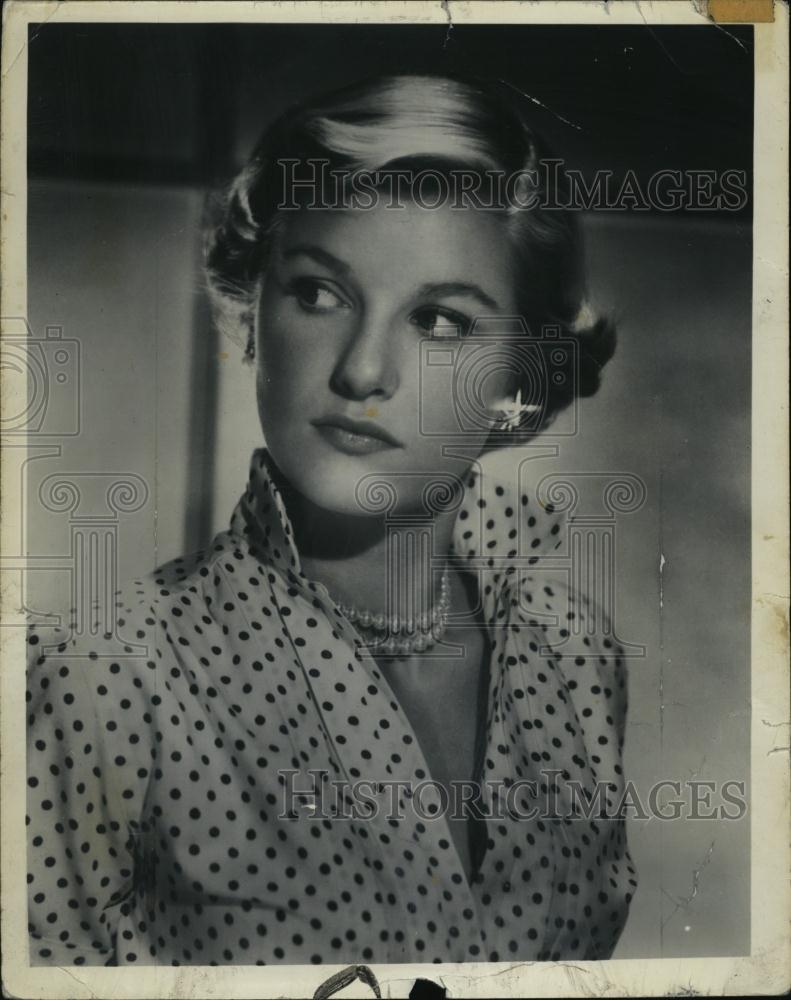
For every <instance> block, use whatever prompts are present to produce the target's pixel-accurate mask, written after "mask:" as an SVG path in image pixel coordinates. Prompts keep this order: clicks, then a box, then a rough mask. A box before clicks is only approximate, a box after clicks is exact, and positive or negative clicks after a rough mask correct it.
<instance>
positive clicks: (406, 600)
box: [281, 484, 455, 618]
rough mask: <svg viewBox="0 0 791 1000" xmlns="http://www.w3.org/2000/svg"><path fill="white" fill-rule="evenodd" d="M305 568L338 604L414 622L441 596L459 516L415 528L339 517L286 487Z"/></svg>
mask: <svg viewBox="0 0 791 1000" xmlns="http://www.w3.org/2000/svg"><path fill="white" fill-rule="evenodd" d="M281 493H282V496H283V500H284V503H285V505H286V509H287V511H288V516H289V521H290V522H291V527H292V530H293V532H294V541H295V543H296V547H297V551H298V552H299V556H300V561H301V563H302V571H303V573H305V575H306V576H307V577H308V578H309V579H311V580H316V581H318V582H319V583H323V584H324V586H325V587H326V588H327V590H328V591H329V593H330V595H331V596H332V597H333V599H334V600H336V601H337V602H339V603H342V604H347V605H352V606H355V607H358V608H365V609H367V610H370V611H373V612H382V613H384V614H387V615H394V614H396V615H399V616H401V617H404V618H409V617H411V615H412V614H413V613H414V612H415V609H416V608H417V609H419V610H428V609H430V608H432V607H433V606H434V605H435V604H436V603H437V601H438V599H439V593H440V583H441V577H442V572H443V570H444V568H445V560H446V558H447V555H448V551H449V549H450V545H451V541H452V538H453V528H454V523H455V511H451V512H448V513H439V514H435V515H433V516H432V517H428V516H426V517H425V518H420V519H418V521H417V522H413V523H411V524H410V523H401V524H399V523H398V520H397V519H396V518H392V517H391V518H390V519H386V518H385V517H379V516H369V517H359V516H353V515H346V514H337V513H334V512H332V511H327V510H324V509H323V508H320V507H317V506H316V505H315V504H313V503H311V501H309V500H308V499H306V498H305V497H304V496H302V495H301V494H299V493H297V492H296V491H295V490H293V488H291V487H290V486H289V485H287V484H282V485H281Z"/></svg>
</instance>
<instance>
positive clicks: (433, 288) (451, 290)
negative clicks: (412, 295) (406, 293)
mask: <svg viewBox="0 0 791 1000" xmlns="http://www.w3.org/2000/svg"><path fill="white" fill-rule="evenodd" d="M418 295H419V296H420V298H428V297H430V296H432V295H472V296H474V297H475V298H476V299H478V301H479V302H481V303H482V304H483V305H485V306H486V307H487V308H489V309H499V308H500V306H499V305H498V303H497V302H496V301H495V300H494V299H493V298H492V297H491V295H487V294H486V292H484V290H483V289H482V288H481V287H480V286H479V285H473V284H470V283H468V282H466V281H442V282H439V283H438V284H427V285H421V286H420V288H419V289H418Z"/></svg>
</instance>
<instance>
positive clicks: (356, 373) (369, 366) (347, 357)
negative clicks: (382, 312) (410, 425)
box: [330, 318, 399, 400]
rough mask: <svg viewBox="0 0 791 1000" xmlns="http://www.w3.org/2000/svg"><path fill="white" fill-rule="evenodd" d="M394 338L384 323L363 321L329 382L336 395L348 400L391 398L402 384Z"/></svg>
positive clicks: (355, 331)
mask: <svg viewBox="0 0 791 1000" xmlns="http://www.w3.org/2000/svg"><path fill="white" fill-rule="evenodd" d="M393 347H394V345H393V338H392V336H391V331H390V330H389V329H388V327H387V325H386V324H385V323H384V322H378V321H376V320H374V319H373V318H368V319H364V320H363V321H362V322H361V323H360V324H359V327H358V328H357V329H355V330H354V331H353V332H352V334H351V336H350V339H349V341H348V342H347V343H346V344H345V346H344V349H343V352H342V354H341V356H340V357H339V359H338V362H337V364H336V365H335V368H334V370H333V373H332V377H331V379H330V385H331V387H332V389H333V391H334V392H337V393H338V394H339V395H341V396H344V397H346V398H348V399H359V400H363V399H368V398H369V397H371V396H378V397H379V398H381V399H389V398H390V397H391V396H392V395H393V394H394V393H395V391H396V389H397V388H398V385H399V375H398V371H397V365H396V364H395V362H394V358H393V354H394V350H393Z"/></svg>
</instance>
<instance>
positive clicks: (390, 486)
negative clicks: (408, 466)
mask: <svg viewBox="0 0 791 1000" xmlns="http://www.w3.org/2000/svg"><path fill="white" fill-rule="evenodd" d="M267 447H268V448H269V451H270V453H271V455H272V458H273V459H274V460H275V464H276V465H277V467H278V469H279V470H280V472H281V473H282V474H283V476H284V477H285V478H286V480H287V481H288V483H289V484H290V485H291V486H292V487H293V488H294V489H295V490H296V491H297V492H298V493H300V494H301V495H302V496H303V497H305V499H306V500H308V501H309V502H310V503H312V504H314V505H315V506H316V507H320V508H321V509H322V510H326V511H328V512H331V513H333V514H345V515H347V516H349V517H355V516H356V517H366V516H377V515H378V516H381V515H382V514H383V513H385V511H386V510H388V509H389V508H390V497H391V496H395V489H394V487H395V483H394V481H393V480H392V479H390V478H389V477H388V474H387V470H386V469H385V468H383V463H382V462H381V460H380V461H377V456H376V455H368V456H351V455H343V454H341V453H339V452H338V453H334V452H329V451H327V450H326V449H325V448H323V447H321V448H316V447H310V446H308V445H306V442H304V441H300V442H293V441H292V442H285V441H284V442H277V441H274V442H272V443H270V442H269V441H267ZM391 471H392V470H391ZM368 476H370V477H371V481H370V485H369V484H368V483H367V482H364V483H362V485H361V486H359V489H358V484H360V483H361V481H362V480H364V479H365V478H366V477H368ZM380 484H381V485H380ZM391 491H392V492H391ZM358 497H359V499H358ZM361 501H362V503H361Z"/></svg>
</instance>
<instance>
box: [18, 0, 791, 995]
mask: <svg viewBox="0 0 791 1000" xmlns="http://www.w3.org/2000/svg"><path fill="white" fill-rule="evenodd" d="M742 7H744V5H742ZM773 14H774V20H773V21H772V22H765V21H763V22H759V23H756V24H755V28H754V31H755V98H754V99H755V124H754V153H753V156H754V185H753V190H754V209H753V213H754V214H753V234H754V243H753V303H752V340H753V353H752V431H751V433H752V452H751V463H752V469H751V475H752V489H751V498H752V507H751V540H752V600H751V697H750V712H751V786H750V787H751V795H750V800H751V806H750V817H751V818H750V822H751V837H752V840H751V843H752V848H751V950H750V954H749V955H748V956H742V957H718V958H667V959H646V960H638V959H621V960H618V959H614V960H608V961H601V962H595V961H574V962H565V961H558V962H524V961H521V962H520V961H516V962H496V963H494V962H475V963H472V962H470V963H463V964H452V963H448V964H442V965H434V964H432V965H425V964H424V965H417V964H403V965H401V964H398V965H395V964H391V965H379V964H376V963H371V965H370V968H371V970H372V972H373V973H374V975H375V977H376V979H377V981H378V983H379V986H380V988H381V990H382V995H383V996H391V997H398V996H408V994H409V990H410V988H411V985H412V983H413V982H414V980H415V979H416V978H424V979H431V980H434V981H438V982H440V983H441V985H443V986H444V987H445V988H446V989H447V991H448V995H449V996H460V995H463V996H466V997H486V996H495V995H497V996H505V997H507V996H525V995H529V996H534V997H545V996H546V997H550V996H556V997H567V996H569V997H570V996H580V995H582V996H591V995H604V994H607V995H663V994H665V995H667V994H671V995H672V994H685V995H692V994H693V993H704V994H709V993H714V994H720V995H728V996H732V995H739V994H741V995H757V994H760V995H766V994H781V993H783V992H785V991H786V990H788V989H789V988H791V938H789V933H788V927H789V917H790V916H791V879H790V878H789V874H790V873H791V845H789V842H788V836H787V831H788V829H789V813H790V810H791V807H790V795H791V782H790V781H789V760H788V757H789V746H788V743H789V739H788V733H789V683H788V681H789V670H788V655H789V617H788V613H789V589H790V588H789V528H788V514H789V479H788V473H789V459H788V448H789V426H788V305H789V302H788V148H787V144H786V143H787V140H786V139H785V136H786V134H787V122H788V65H789V59H788V56H789V42H788V27H789V9H788V5H787V3H785V2H775V3H774V7H773ZM2 16H3V40H2V80H3V86H2V149H1V150H0V164H1V169H2V175H1V179H0V188H1V189H2V191H1V193H0V212H1V215H2V241H1V243H0V268H1V270H0V287H1V288H2V292H1V295H2V297H1V298H0V317H2V324H3V325H5V324H6V323H10V322H13V321H17V322H18V320H19V318H21V317H25V316H26V315H27V275H26V270H27V266H26V261H27V231H26V227H27V156H26V153H27V143H26V129H27V79H28V48H27V46H28V42H27V39H28V25H29V24H30V23H41V24H44V23H62V22H66V21H70V22H72V21H90V22H138V23H141V22H147V21H156V22H160V23H163V22H192V23H201V22H228V21H232V22H237V23H241V22H248V23H265V22H280V23H284V22H285V23H289V22H314V23H315V22H319V21H321V22H327V23H379V24H384V23H398V24H404V23H415V24H443V23H444V24H447V25H448V30H452V28H453V25H454V24H483V23H509V22H511V23H520V24H557V25H564V24H568V25H571V24H591V25H594V24H611V25H615V24H634V25H640V24H646V25H655V24H656V25H659V24H666V25H669V24H687V25H693V24H698V25H700V24H705V23H715V22H714V21H713V20H712V19H711V18H710V17H709V16H708V13H707V7H706V5H705V3H702V2H695V0H657V2H654V3H642V2H635V3H628V4H627V3H619V4H614V3H611V2H610V3H606V2H599V0H589V2H563V0H541V2H538V3H527V2H524V3H522V2H518V0H514V2H498V0H494V2H461V0H442V2H440V0H435V2H389V0H383V2H377V3H352V2H341V0H329V2H313V0H303V2H297V3H277V2H247V0H235V2H234V3H228V2H227V0H221V2H213V0H191V2H187V3H179V2H156V3H152V2H149V0H135V2H108V0H94V2H83V0H65V2H63V0H61V2H33V0H9V2H7V3H6V4H5V5H4V7H3V13H2ZM718 27H720V28H721V30H723V31H727V27H726V26H723V25H722V24H718ZM25 392H26V387H25V386H24V384H22V385H20V380H19V378H18V377H11V375H9V373H7V372H6V371H5V370H3V372H2V384H1V385H0V403H1V405H2V408H3V413H4V414H5V413H14V412H19V409H20V402H21V401H23V400H24V393H25ZM20 445H21V446H22V447H24V444H23V442H20ZM15 447H16V441H15ZM0 457H1V456H0ZM9 465H10V463H8V462H2V461H0V469H1V470H2V481H1V488H2V508H1V509H0V514H1V515H2V517H1V518H0V523H1V524H2V529H1V530H2V535H1V536H0V538H1V539H2V540H1V541H0V545H2V550H1V551H9V550H13V549H15V547H17V546H18V542H19V540H18V539H17V538H13V537H11V532H12V530H13V525H14V524H18V523H20V521H19V513H20V508H21V505H22V502H23V499H24V498H23V497H21V496H20V495H19V489H18V483H17V482H15V481H13V480H12V474H13V471H14V470H13V468H11V467H9ZM15 491H16V492H15ZM0 594H1V595H2V596H1V598H0V600H2V607H1V608H0V620H1V621H2V626H3V627H2V628H0V655H2V659H3V669H2V672H1V673H0V729H1V735H2V755H1V756H0V781H1V786H0V787H1V794H2V813H1V815H2V828H1V832H2V897H1V899H0V903H1V905H2V950H3V972H2V979H3V986H4V989H5V991H6V993H7V995H8V996H12V997H53V998H60V997H63V998H71V997H74V998H78V997H79V998H81V997H95V996H100V997H111V996H112V997H141V998H143V997H145V998H147V997H163V996H167V997H201V998H203V997H206V998H211V997H226V996H229V997H251V998H253V997H261V996H263V995H268V996H281V997H304V996H312V995H313V993H314V991H315V990H316V988H317V987H318V986H319V985H320V984H321V983H322V981H324V980H326V979H327V977H329V976H331V975H332V974H333V973H335V972H338V971H340V970H342V969H343V968H344V966H330V965H327V966H324V965H322V966H320V967H317V966H311V965H309V966H296V965H294V966H266V967H255V966H230V967H217V968H210V967H208V966H180V967H177V968H173V967H169V966H146V967H127V968H123V967H120V968H118V967H112V968H91V967H80V968H69V969H67V968H42V967H30V966H29V964H28V961H27V950H28V939H27V921H26V906H27V899H26V896H27V887H26V881H25V874H26V870H27V865H26V840H25V824H24V815H25V792H26V783H25V773H26V771H25V739H24V728H25V719H26V709H25V660H26V656H25V625H26V622H25V618H24V615H23V614H22V611H21V609H22V607H23V604H24V602H23V599H22V595H21V594H20V574H19V573H4V574H3V579H2V587H0ZM370 994H371V991H370V988H369V987H368V986H366V985H365V984H364V983H357V984H355V986H354V987H353V988H351V989H350V990H349V991H345V995H355V996H369V995H370Z"/></svg>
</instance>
